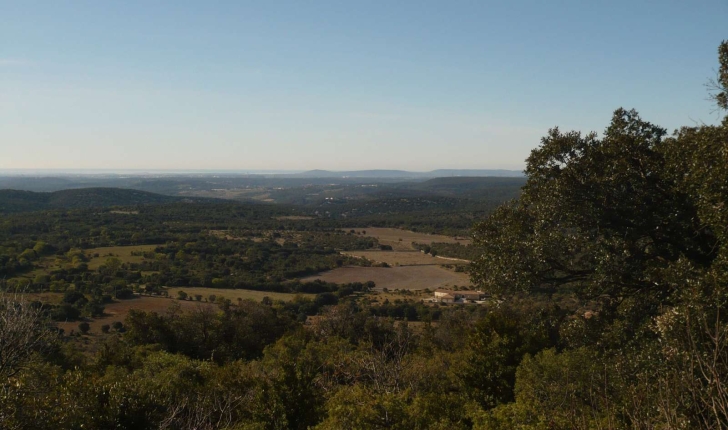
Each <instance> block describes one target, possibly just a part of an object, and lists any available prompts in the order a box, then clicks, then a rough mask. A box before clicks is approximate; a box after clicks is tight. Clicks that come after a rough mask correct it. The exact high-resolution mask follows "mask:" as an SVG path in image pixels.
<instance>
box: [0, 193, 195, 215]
mask: <svg viewBox="0 0 728 430" xmlns="http://www.w3.org/2000/svg"><path fill="white" fill-rule="evenodd" d="M182 200H189V199H185V198H183V197H173V196H163V195H161V194H154V193H149V192H146V191H139V190H129V189H123V188H81V189H74V190H62V191H55V192H52V193H36V192H32V191H19V190H0V213H18V212H30V211H39V210H48V209H78V208H91V207H108V206H133V205H147V204H162V203H171V202H179V201H182ZM193 200H209V199H202V198H195V199H193Z"/></svg>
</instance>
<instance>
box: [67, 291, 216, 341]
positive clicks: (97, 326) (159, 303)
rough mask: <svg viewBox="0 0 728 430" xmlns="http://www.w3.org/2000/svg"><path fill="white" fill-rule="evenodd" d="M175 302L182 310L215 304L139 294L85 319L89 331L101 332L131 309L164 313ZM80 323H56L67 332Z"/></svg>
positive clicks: (124, 316) (76, 327)
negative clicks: (101, 313)
mask: <svg viewBox="0 0 728 430" xmlns="http://www.w3.org/2000/svg"><path fill="white" fill-rule="evenodd" d="M175 303H179V305H180V308H181V309H182V310H183V311H191V310H195V309H197V308H198V307H200V306H206V307H214V306H216V305H214V304H212V303H205V302H194V301H188V300H173V299H170V298H166V297H150V296H141V297H137V298H134V299H129V300H120V301H118V302H114V303H109V304H107V305H105V306H106V308H105V309H104V316H103V317H100V318H94V319H89V320H88V321H87V322H88V323H89V325H90V326H91V330H90V333H96V334H99V333H101V326H102V325H104V324H108V325H111V324H112V323H114V322H116V321H121V322H124V319H125V318H126V316H127V314H128V313H129V311H130V310H132V309H135V310H139V311H147V312H158V313H164V312H166V311H167V310H168V309H169V308H170V306H172V305H173V304H175ZM80 323H81V321H73V322H60V323H58V327H60V328H62V329H63V330H65V333H66V334H68V333H70V332H71V330H74V331H78V325H79V324H80Z"/></svg>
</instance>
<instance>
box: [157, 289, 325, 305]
mask: <svg viewBox="0 0 728 430" xmlns="http://www.w3.org/2000/svg"><path fill="white" fill-rule="evenodd" d="M167 291H168V292H169V296H170V297H177V291H184V292H185V293H187V294H188V295H190V296H192V297H194V296H195V294H202V298H203V300H204V299H207V298H208V297H209V296H210V294H214V295H215V296H217V297H225V298H226V299H230V300H231V301H232V302H233V304H235V303H236V302H237V300H238V299H242V300H246V299H251V300H254V301H256V302H259V301H261V300H263V297H269V298H271V299H272V300H283V301H284V302H287V301H290V300H293V299H294V298H295V297H296V296H302V297H313V296H314V294H294V293H273V292H269V291H254V290H233V289H226V288H204V287H170V288H168V289H167Z"/></svg>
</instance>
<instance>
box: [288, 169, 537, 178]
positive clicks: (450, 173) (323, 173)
mask: <svg viewBox="0 0 728 430" xmlns="http://www.w3.org/2000/svg"><path fill="white" fill-rule="evenodd" d="M275 176H280V177H289V178H402V179H427V178H444V177H457V176H467V177H474V176H475V177H486V176H490V177H492V176H496V177H509V178H518V177H523V176H524V175H523V172H521V171H518V170H503V169H438V170H431V171H429V172H410V171H406V170H350V171H331V170H309V171H307V172H302V173H293V174H284V175H275Z"/></svg>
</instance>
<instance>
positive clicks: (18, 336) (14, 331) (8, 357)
mask: <svg viewBox="0 0 728 430" xmlns="http://www.w3.org/2000/svg"><path fill="white" fill-rule="evenodd" d="M55 340H56V335H55V334H54V332H53V330H52V327H51V326H50V322H49V321H48V319H47V318H46V317H45V316H44V314H43V311H42V309H41V308H40V307H39V306H33V305H32V304H31V303H29V302H27V301H26V300H25V299H23V298H22V297H19V298H16V297H12V298H11V297H8V296H4V295H2V296H0V381H7V380H8V378H10V377H12V376H14V375H16V374H17V373H18V372H19V371H20V370H22V369H23V368H25V367H26V366H28V365H29V364H31V363H32V361H33V359H34V358H35V357H36V356H37V353H39V352H42V351H44V350H47V349H48V348H50V347H51V346H52V345H53V343H54V342H55Z"/></svg>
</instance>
